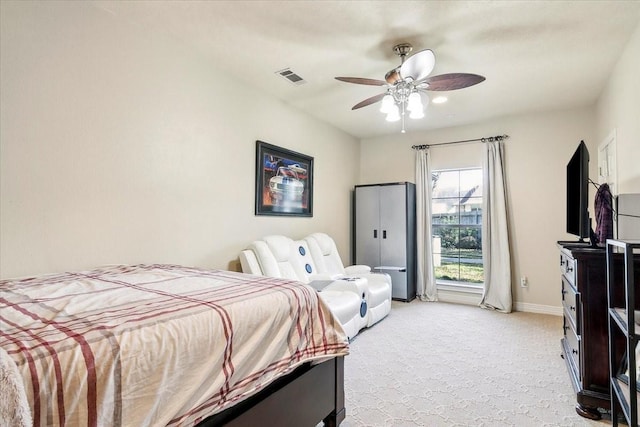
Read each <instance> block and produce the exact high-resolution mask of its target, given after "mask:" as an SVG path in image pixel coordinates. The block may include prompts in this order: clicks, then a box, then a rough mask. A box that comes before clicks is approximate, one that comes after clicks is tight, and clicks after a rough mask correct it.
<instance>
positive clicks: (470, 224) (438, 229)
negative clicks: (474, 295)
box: [431, 169, 484, 284]
mask: <svg viewBox="0 0 640 427" xmlns="http://www.w3.org/2000/svg"><path fill="white" fill-rule="evenodd" d="M432 179H433V194H432V200H431V206H432V227H433V236H434V239H433V240H434V245H433V255H434V263H435V270H436V279H437V280H438V281H439V282H442V281H446V282H450V281H451V282H463V283H469V284H480V283H482V282H483V281H484V271H483V267H482V169H461V170H446V171H435V172H433V174H432Z"/></svg>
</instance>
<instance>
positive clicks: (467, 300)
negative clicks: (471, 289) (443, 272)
mask: <svg viewBox="0 0 640 427" xmlns="http://www.w3.org/2000/svg"><path fill="white" fill-rule="evenodd" d="M480 300H482V295H478V294H472V293H468V292H455V291H453V292H452V291H444V290H440V289H439V290H438V301H442V302H451V303H454V304H466V305H478V304H480Z"/></svg>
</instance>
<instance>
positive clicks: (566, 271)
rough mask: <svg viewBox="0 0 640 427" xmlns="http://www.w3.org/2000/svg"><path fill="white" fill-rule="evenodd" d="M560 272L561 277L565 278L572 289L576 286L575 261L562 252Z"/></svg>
mask: <svg viewBox="0 0 640 427" xmlns="http://www.w3.org/2000/svg"><path fill="white" fill-rule="evenodd" d="M560 271H562V277H564V278H566V279H567V281H568V282H569V283H571V284H572V285H573V286H574V287H575V286H576V260H575V259H573V258H571V257H570V256H569V255H567V254H565V253H564V252H560Z"/></svg>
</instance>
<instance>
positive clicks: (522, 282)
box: [520, 276, 529, 288]
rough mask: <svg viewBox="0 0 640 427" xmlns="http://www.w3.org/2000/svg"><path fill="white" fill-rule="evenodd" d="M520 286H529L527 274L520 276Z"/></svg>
mask: <svg viewBox="0 0 640 427" xmlns="http://www.w3.org/2000/svg"><path fill="white" fill-rule="evenodd" d="M520 286H522V287H523V288H526V287H528V286H529V280H527V276H522V277H521V278H520Z"/></svg>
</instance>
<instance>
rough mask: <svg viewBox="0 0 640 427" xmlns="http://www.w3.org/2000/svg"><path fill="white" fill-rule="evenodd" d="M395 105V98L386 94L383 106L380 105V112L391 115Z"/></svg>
mask: <svg viewBox="0 0 640 427" xmlns="http://www.w3.org/2000/svg"><path fill="white" fill-rule="evenodd" d="M394 104H395V101H394V99H393V96H391V95H389V94H386V95H385V96H384V98H382V104H381V105H380V112H381V113H385V114H389V112H390V111H391V109H392V108H393V106H394Z"/></svg>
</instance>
